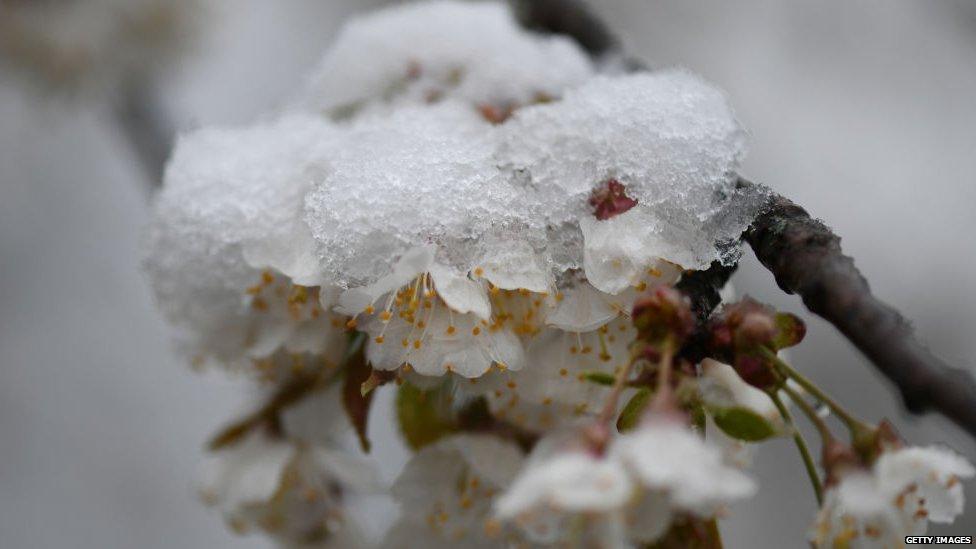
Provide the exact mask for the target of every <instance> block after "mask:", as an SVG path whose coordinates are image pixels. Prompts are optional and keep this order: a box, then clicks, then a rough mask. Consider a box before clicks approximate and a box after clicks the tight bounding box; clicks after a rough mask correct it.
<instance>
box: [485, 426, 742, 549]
mask: <svg viewBox="0 0 976 549" xmlns="http://www.w3.org/2000/svg"><path fill="white" fill-rule="evenodd" d="M561 436H562V437H564V435H559V434H556V435H551V436H550V437H549V438H547V439H545V440H543V441H542V442H540V443H539V445H538V446H537V448H536V449H535V450H534V451H533V457H532V458H530V461H529V464H528V465H527V466H526V468H525V469H524V470H523V472H522V473H521V474H520V475H519V478H518V479H517V480H516V481H515V482H514V483H513V484H512V486H511V488H509V490H508V491H507V492H506V493H505V494H504V496H502V497H501V498H499V500H498V501H497V502H496V510H497V512H498V514H499V517H500V518H503V519H507V520H514V521H515V522H516V524H518V525H519V526H520V527H522V528H523V529H524V530H525V531H526V533H527V535H529V536H530V537H531V538H532V539H533V540H535V541H539V542H546V543H550V542H554V541H558V540H561V541H567V542H569V543H572V542H573V540H572V536H574V535H576V534H575V533H574V532H576V531H575V530H573V529H572V528H571V525H572V524H573V523H574V522H576V521H579V520H581V519H582V518H583V517H585V519H586V523H587V525H588V526H589V527H596V528H597V530H598V531H600V532H603V533H604V534H605V535H609V533H611V532H613V533H614V534H613V536H611V537H607V538H605V539H604V540H603V543H604V545H603V546H606V547H627V546H629V544H630V543H631V542H639V543H649V542H653V541H654V540H656V539H658V538H660V537H661V536H662V535H664V534H665V533H666V532H667V530H668V527H669V526H670V524H671V522H672V519H673V517H674V516H675V515H678V514H682V513H690V514H693V515H696V516H699V517H704V518H707V517H712V516H714V515H715V514H716V513H718V512H719V511H721V510H722V508H723V507H724V506H725V505H727V504H729V503H731V502H733V501H736V500H740V499H743V498H747V497H750V496H752V495H753V494H754V493H755V491H756V485H755V483H754V482H753V481H752V480H751V479H750V478H749V477H748V476H746V475H745V474H744V473H742V472H741V471H740V470H739V469H738V468H736V467H730V466H729V465H726V463H725V462H724V459H723V456H722V453H721V451H720V450H719V449H718V448H716V447H713V446H711V445H709V444H707V443H705V442H704V441H703V440H702V439H701V438H700V437H699V436H698V435H697V434H695V433H693V432H692V431H691V430H690V429H689V428H687V426H685V425H683V424H681V423H680V422H677V421H673V420H671V419H667V418H658V417H653V418H650V419H649V420H645V421H644V422H643V423H642V424H641V425H640V426H639V427H638V428H636V429H635V430H633V431H631V432H628V433H626V434H623V435H620V436H618V437H616V438H613V439H611V440H610V442H609V444H608V446H607V447H606V448H605V449H601V448H594V447H592V445H591V444H590V445H588V444H587V442H586V439H585V438H583V437H580V436H577V438H570V439H569V440H568V441H567V440H566V439H565V438H560V437H561ZM566 536H569V538H568V539H567V538H566Z"/></svg>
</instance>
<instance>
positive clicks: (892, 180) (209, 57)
mask: <svg viewBox="0 0 976 549" xmlns="http://www.w3.org/2000/svg"><path fill="white" fill-rule="evenodd" d="M363 4H364V3H362V2H356V3H353V2H345V1H343V2H317V1H314V0H288V1H286V2H252V3H249V4H248V7H247V8H246V9H244V10H243V11H240V8H239V6H240V5H241V4H240V3H236V2H233V1H232V0H222V3H221V9H220V10H218V11H217V13H215V14H214V20H215V21H216V29H215V32H214V34H213V35H212V36H211V37H210V38H209V39H208V40H209V41H207V42H204V43H203V44H201V46H200V47H201V50H203V51H205V53H204V54H201V55H200V56H199V57H198V58H197V59H195V60H194V61H192V62H189V63H187V64H186V66H185V67H183V68H182V70H181V71H180V73H179V75H178V77H177V78H175V79H174V81H173V82H172V83H171V86H170V89H168V90H165V93H166V94H167V96H168V97H169V99H170V104H171V107H172V108H173V110H174V112H176V113H177V114H178V118H179V120H180V123H181V125H182V126H183V127H189V126H193V125H198V124H203V123H207V122H244V121H247V120H249V119H251V118H252V117H254V116H256V115H257V114H259V113H262V112H266V111H267V110H269V109H271V108H273V107H274V106H275V105H278V104H280V103H281V101H282V100H284V99H285V98H286V97H288V95H289V94H290V93H291V91H292V90H293V89H294V83H295V82H297V81H298V79H299V78H300V77H301V75H302V74H303V73H304V72H305V71H306V70H307V69H308V67H309V66H310V65H311V64H313V63H314V61H315V60H316V58H317V56H318V53H319V52H320V51H321V49H322V48H323V47H324V45H325V44H326V43H327V42H328V40H329V36H330V35H331V33H332V32H333V31H334V29H335V27H336V26H337V25H338V22H339V20H340V19H341V17H342V16H343V15H344V14H346V13H349V12H351V11H353V10H354V9H362V6H363ZM731 4H732V3H728V2H722V1H720V0H707V1H701V0H699V1H693V2H686V1H681V2H679V1H676V0H674V1H669V2H663V1H649V0H604V1H601V2H598V3H597V7H598V9H599V10H600V11H601V12H603V13H605V15H606V17H607V18H608V20H609V22H610V23H611V25H612V26H613V27H614V28H617V29H619V30H620V31H621V33H622V35H623V36H624V38H625V41H626V43H627V45H628V47H629V48H630V49H631V51H633V52H635V53H637V54H639V55H641V56H642V57H644V58H646V59H649V60H650V61H651V62H652V63H654V64H655V65H657V66H667V65H673V64H681V65H684V66H687V67H689V68H691V69H693V70H695V71H697V72H700V73H702V74H703V75H705V76H706V77H707V78H709V79H711V80H712V81H714V82H715V83H717V84H718V85H720V86H722V87H724V88H725V89H726V90H728V92H729V93H730V95H731V96H732V99H733V104H734V105H735V106H736V108H737V111H738V114H739V117H740V119H741V121H742V122H743V124H744V125H745V126H746V127H747V128H749V129H750V130H751V132H752V150H751V153H750V155H749V158H748V160H747V162H746V169H745V175H747V176H748V177H751V178H753V179H755V180H758V181H762V182H765V183H768V184H771V185H772V186H774V187H775V188H777V189H778V190H780V191H781V192H783V193H785V194H787V195H789V196H791V197H793V198H795V199H796V200H797V201H798V202H800V203H801V204H803V205H805V206H807V207H808V208H809V209H810V211H811V212H813V213H814V214H815V215H817V216H820V217H822V218H824V219H825V220H826V221H827V222H828V223H829V224H831V225H832V226H834V227H835V228H836V229H837V231H838V232H839V233H840V234H841V235H843V236H844V237H845V239H844V244H845V248H846V249H847V250H848V251H849V252H850V253H852V254H853V255H854V256H855V257H856V258H857V259H858V264H859V265H860V267H861V268H862V270H863V271H864V272H865V273H866V274H867V275H868V277H869V279H870V280H872V282H873V287H874V289H875V291H876V292H877V293H878V294H879V295H880V296H882V297H883V298H885V299H887V300H889V301H891V302H892V303H894V304H895V305H897V306H899V307H900V308H901V309H902V310H903V311H904V312H905V313H906V314H907V315H908V316H909V317H911V318H913V319H914V320H915V321H916V324H917V327H918V330H919V332H920V333H921V335H922V336H923V337H924V338H925V339H926V340H927V341H928V342H929V343H931V344H932V346H933V347H934V348H935V349H936V350H937V351H938V352H939V353H940V354H941V355H943V356H944V357H945V358H947V359H948V360H949V361H950V362H952V363H955V364H959V365H963V366H966V367H969V368H976V340H974V339H973V337H972V334H973V333H974V327H976V283H974V282H973V277H972V276H971V275H970V270H971V269H972V268H973V267H974V266H976V246H974V245H973V243H972V241H971V236H970V235H971V234H972V233H973V232H974V231H976V218H974V217H973V215H972V213H971V211H972V209H973V207H974V206H976V186H974V185H973V184H972V181H973V177H974V176H973V174H974V173H976V155H974V154H973V152H974V151H976V132H974V131H973V128H974V127H976V105H974V104H973V102H972V96H973V95H974V92H976V63H973V59H976V10H974V9H973V8H972V7H971V4H967V3H965V2H964V1H963V0H959V1H957V2H955V3H952V2H942V3H938V4H935V3H929V2H921V1H920V0H914V1H913V0H897V1H895V0H886V1H881V0H875V1H865V2H859V3H841V2H832V3H825V2H819V1H813V0H809V1H807V0H796V1H791V2H778V3H768V2H762V1H760V0H749V1H747V2H737V3H735V6H734V7H733V6H732V5H731ZM770 4H772V7H770ZM231 6H234V7H235V11H233V12H231V10H230V7H231ZM34 95H36V94H34V93H31V92H25V90H24V89H23V88H21V87H18V86H17V85H16V84H15V82H14V80H13V78H12V75H8V74H0V121H2V122H0V441H2V443H0V546H3V547H17V548H19V547H31V548H33V547H45V548H46V547H85V548H88V547H90V548H112V549H114V548H127V547H135V546H138V547H160V548H164V547H167V548H168V547H222V546H235V547H248V546H250V547H263V546H264V543H263V542H262V541H260V540H259V539H258V538H249V539H245V540H241V539H239V538H236V537H234V536H233V535H231V534H229V533H227V532H226V531H225V530H224V528H223V525H222V524H221V522H220V520H219V519H218V517H216V516H215V515H214V514H212V513H208V512H207V511H206V510H205V509H203V508H202V507H201V506H200V505H198V504H197V503H196V501H195V500H194V499H193V494H192V489H191V487H192V482H191V481H192V478H193V476H194V473H195V467H196V463H197V461H198V458H199V449H200V445H201V443H202V441H203V440H204V438H205V436H206V434H207V433H208V432H209V431H210V430H211V429H212V427H213V426H215V425H217V424H219V423H220V422H221V421H223V420H224V419H226V418H228V417H230V416H231V415H233V412H234V411H235V410H238V409H239V408H240V406H241V405H242V402H241V400H242V399H241V396H240V395H239V391H238V388H237V387H236V386H235V384H234V383H232V382H227V381H224V380H222V379H220V378H219V377H218V376H209V377H206V378H203V379H200V378H198V377H197V376H195V375H194V374H192V373H190V372H189V371H187V369H186V368H184V367H183V366H182V365H181V364H179V363H178V362H177V361H176V359H175V358H173V357H172V355H171V354H170V353H169V350H168V340H167V332H166V328H165V326H164V324H163V323H162V322H161V321H160V320H159V318H158V316H157V314H156V313H155V311H154V309H153V305H152V303H151V300H150V298H149V294H148V291H147V290H146V286H145V284H144V281H143V279H142V277H141V274H140V272H139V268H138V263H137V261H138V255H139V252H138V232H139V229H140V226H141V225H142V223H143V222H144V219H145V216H146V205H145V193H144V186H143V184H142V183H141V182H140V181H139V180H138V177H139V171H138V169H137V167H136V166H135V165H134V164H133V163H132V161H131V160H130V159H129V158H128V157H126V156H125V151H126V149H125V144H124V143H123V142H121V141H120V140H119V138H118V136H117V135H115V134H114V133H113V130H112V128H111V127H110V126H108V125H106V124H105V122H104V120H103V118H101V117H99V116H98V112H97V111H95V110H92V109H83V110H82V112H78V110H77V109H75V110H72V109H69V108H67V107H66V106H63V105H53V104H51V102H50V101H48V102H46V103H44V104H42V103H41V102H39V101H38V100H37V99H36V98H35V97H33V96H34ZM737 283H738V286H739V289H740V292H747V293H750V294H753V295H756V296H757V297H760V298H762V299H767V300H770V301H773V302H774V303H776V304H778V305H780V306H782V307H785V308H787V309H790V310H793V311H801V306H800V304H799V302H798V300H796V299H795V298H792V297H789V296H782V295H780V294H779V293H778V291H777V290H776V288H775V286H774V283H773V281H772V278H771V276H769V275H768V274H767V273H766V272H765V271H763V270H762V269H761V267H759V266H758V265H757V264H756V262H755V261H754V260H752V259H749V260H748V261H746V262H745V264H744V266H743V268H742V270H741V273H740V274H739V275H738V277H737ZM810 327H811V331H810V335H809V336H808V339H807V341H806V342H805V343H804V344H803V345H801V346H800V347H799V348H798V350H797V351H796V352H795V353H794V356H795V361H796V362H797V363H798V364H799V365H800V366H801V367H803V368H804V370H805V371H806V372H808V373H809V374H810V375H811V377H814V378H815V379H817V380H818V381H822V382H823V383H824V385H826V386H828V387H830V388H832V389H833V392H834V393H835V394H836V395H837V396H838V397H839V398H840V399H841V400H842V401H844V402H849V403H851V404H852V406H853V407H854V408H855V409H856V410H857V411H858V412H860V413H861V414H862V415H864V416H866V417H872V418H877V417H879V416H881V415H887V416H892V417H893V418H894V419H896V420H897V422H898V423H899V424H900V425H901V426H902V427H903V429H902V430H903V434H905V435H906V436H908V437H909V438H911V439H913V440H916V441H925V442H928V441H945V442H948V443H951V444H952V445H953V446H955V447H956V448H958V449H959V450H961V451H963V452H965V453H966V454H967V455H968V456H969V457H970V458H973V459H976V445H974V444H973V443H972V442H969V441H968V440H967V439H966V438H965V437H964V436H963V435H962V434H961V432H960V431H959V430H957V429H955V428H953V427H951V426H949V425H948V424H947V423H946V422H944V421H941V420H938V419H932V418H928V419H925V420H906V419H905V418H903V417H902V416H901V414H900V412H899V407H898V403H897V401H896V400H895V399H894V398H893V396H892V395H891V394H890V392H889V391H888V390H887V389H888V388H887V386H885V385H878V379H879V378H878V376H876V375H875V374H874V373H873V371H872V370H871V368H870V366H869V365H868V364H867V363H866V362H865V361H864V359H862V358H861V357H860V356H859V355H858V354H857V353H856V351H854V350H853V349H852V348H851V347H850V346H849V345H848V344H847V343H846V342H844V341H843V340H842V339H841V338H839V337H838V336H837V335H836V334H834V333H833V331H832V330H831V329H830V328H829V327H828V326H826V325H825V324H824V323H822V322H819V321H817V320H811V321H810ZM374 419H376V421H375V422H374V424H375V425H376V427H377V428H378V431H377V433H376V435H375V437H376V438H377V439H386V443H382V444H378V447H377V453H378V454H380V455H383V456H386V457H388V458H389V460H390V461H392V462H395V463H399V462H401V461H402V459H403V454H402V451H401V449H400V448H399V447H398V446H397V445H396V444H395V443H394V442H393V441H391V440H390V439H391V438H392V436H393V435H392V431H391V430H390V429H389V427H388V426H386V425H383V424H382V423H383V421H382V420H383V419H384V417H383V416H382V415H381V414H377V417H376V418H374ZM382 427H386V428H385V429H382V432H380V428H382ZM384 434H385V435H386V436H385V437H384ZM756 466H757V469H758V470H760V471H761V477H760V478H761V481H762V483H763V484H765V485H766V487H767V489H766V490H762V491H761V492H760V495H759V497H758V498H757V499H756V500H755V501H754V502H752V503H751V504H747V505H741V506H739V507H737V508H735V509H734V510H733V511H734V514H733V517H734V518H733V519H732V520H730V521H727V522H726V524H725V526H724V529H725V531H726V534H727V546H728V547H802V546H803V544H802V543H801V540H800V536H799V534H800V532H802V531H803V529H804V528H805V527H806V525H807V523H808V521H809V519H810V517H811V514H812V512H813V501H812V497H810V495H809V493H808V490H807V488H806V486H805V485H804V484H803V477H802V473H801V470H800V464H799V462H798V461H797V460H796V458H795V456H794V453H793V449H792V447H791V446H790V445H789V444H788V442H787V441H783V442H777V443H773V444H770V445H768V446H766V447H764V451H762V452H760V455H759V458H758V460H757V463H756ZM386 473H387V475H388V476H392V475H393V474H394V473H395V471H394V470H392V469H390V470H388V471H386ZM787 478H788V479H790V482H791V483H792V484H789V483H784V482H781V481H780V480H781V479H787ZM970 488H971V489H970V490H969V492H970V493H971V494H972V493H976V492H973V489H976V487H970ZM371 509H374V510H376V511H388V509H387V508H381V507H374V508H371ZM771 519H772V520H771ZM974 528H976V506H973V505H971V506H970V507H969V510H968V511H967V514H966V515H965V516H963V517H962V518H961V520H960V522H957V524H956V525H955V526H953V527H951V528H949V529H942V531H945V532H952V533H956V534H965V535H968V534H971V533H972V532H973V531H974Z"/></svg>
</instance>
